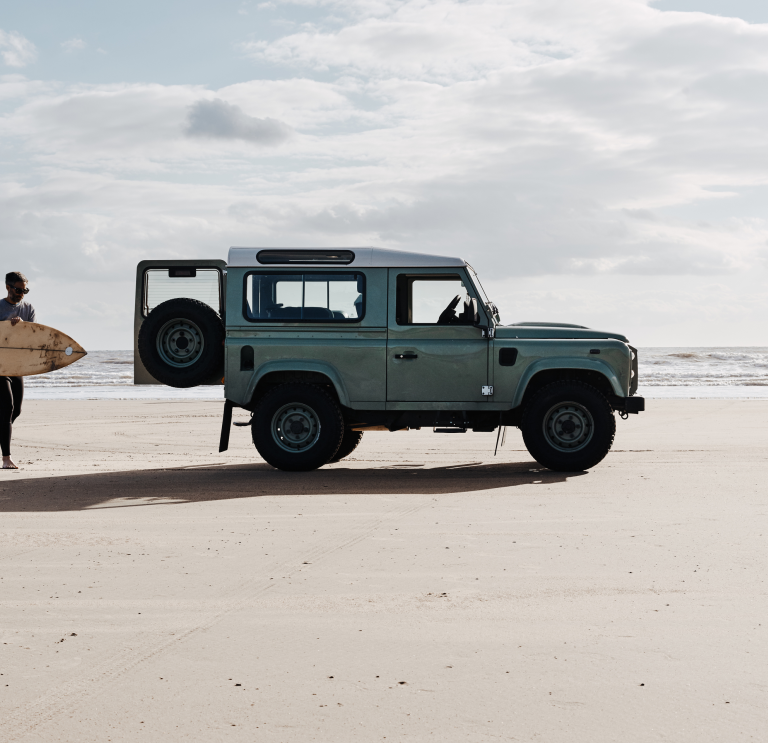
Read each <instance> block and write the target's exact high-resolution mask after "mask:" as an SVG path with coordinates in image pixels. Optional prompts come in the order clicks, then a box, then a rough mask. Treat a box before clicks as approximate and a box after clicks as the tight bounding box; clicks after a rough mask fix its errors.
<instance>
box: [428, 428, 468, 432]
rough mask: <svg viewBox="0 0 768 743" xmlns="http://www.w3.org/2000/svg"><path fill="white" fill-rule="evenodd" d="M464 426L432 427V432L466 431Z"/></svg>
mask: <svg viewBox="0 0 768 743" xmlns="http://www.w3.org/2000/svg"><path fill="white" fill-rule="evenodd" d="M466 432H467V429H466V428H458V427H457V428H433V429H432V433H466Z"/></svg>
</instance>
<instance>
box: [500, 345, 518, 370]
mask: <svg viewBox="0 0 768 743" xmlns="http://www.w3.org/2000/svg"><path fill="white" fill-rule="evenodd" d="M516 361H517V349H516V348H502V349H500V350H499V366H514V365H515V362H516Z"/></svg>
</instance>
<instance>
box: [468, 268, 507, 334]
mask: <svg viewBox="0 0 768 743" xmlns="http://www.w3.org/2000/svg"><path fill="white" fill-rule="evenodd" d="M467 268H468V269H469V275H470V278H471V279H472V281H473V283H474V285H475V286H476V287H477V291H478V292H479V293H480V299H482V300H483V304H485V306H486V308H487V309H488V312H490V314H491V315H493V319H494V320H495V321H496V322H497V323H500V322H501V317H499V309H498V307H496V305H495V304H494V303H493V302H491V300H490V299H488V295H487V294H486V293H485V289H483V285H482V284H481V283H480V277H479V276H478V275H477V271H475V269H474V268H472V266H470V265H469V263H467Z"/></svg>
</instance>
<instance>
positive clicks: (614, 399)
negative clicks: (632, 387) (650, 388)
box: [610, 395, 645, 413]
mask: <svg viewBox="0 0 768 743" xmlns="http://www.w3.org/2000/svg"><path fill="white" fill-rule="evenodd" d="M610 403H611V407H612V408H613V409H614V410H618V411H620V412H622V413H642V412H644V411H645V398H644V397H638V396H637V395H633V396H632V397H619V396H618V395H611V399H610Z"/></svg>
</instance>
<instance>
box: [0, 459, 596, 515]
mask: <svg viewBox="0 0 768 743" xmlns="http://www.w3.org/2000/svg"><path fill="white" fill-rule="evenodd" d="M584 474H586V473H585V472H552V471H550V470H545V469H540V468H539V466H538V465H537V464H536V463H535V462H503V463H502V462H500V463H498V464H497V463H492V464H485V463H482V462H470V463H464V464H457V465H450V466H445V467H419V466H414V465H401V466H386V467H378V468H369V469H358V468H351V467H345V466H344V465H343V464H341V465H334V466H332V467H327V468H323V469H319V470H315V471H313V472H282V471H280V470H276V469H273V468H272V467H270V466H269V465H267V464H264V463H259V464H239V465H223V466H217V465H213V464H212V465H197V466H191V467H175V468H169V469H151V470H132V471H127V472H105V473H94V474H84V475H61V476H59V477H41V478H37V479H29V480H17V481H16V482H14V483H13V486H12V488H9V487H8V486H7V485H6V486H5V487H2V486H0V488H1V489H0V512H6V513H10V512H20V511H27V512H29V511H80V510H83V509H92V508H121V507H122V508H125V507H130V506H134V507H135V506H150V505H173V504H184V503H199V502H204V501H216V500H231V499H234V498H258V497H262V496H281V495H317V496H322V495H358V496H365V495H402V494H423V495H445V494H450V493H469V492H479V491H488V490H496V489H499V488H509V487H514V486H517V485H530V484H544V485H551V484H554V483H560V482H565V481H566V480H568V479H570V478H573V477H578V476H580V475H584Z"/></svg>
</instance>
